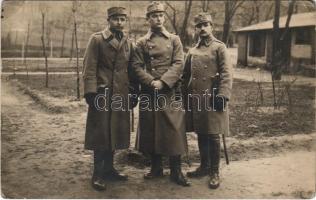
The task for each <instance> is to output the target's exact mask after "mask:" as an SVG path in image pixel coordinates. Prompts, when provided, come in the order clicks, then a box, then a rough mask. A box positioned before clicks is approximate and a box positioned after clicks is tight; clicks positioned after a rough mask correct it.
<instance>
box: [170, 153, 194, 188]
mask: <svg viewBox="0 0 316 200" xmlns="http://www.w3.org/2000/svg"><path fill="white" fill-rule="evenodd" d="M169 165H170V180H171V181H172V182H174V183H176V184H178V185H181V186H190V185H191V183H190V182H189V181H188V180H187V179H186V178H185V176H184V175H183V173H182V171H181V156H180V155H179V156H170V157H169Z"/></svg>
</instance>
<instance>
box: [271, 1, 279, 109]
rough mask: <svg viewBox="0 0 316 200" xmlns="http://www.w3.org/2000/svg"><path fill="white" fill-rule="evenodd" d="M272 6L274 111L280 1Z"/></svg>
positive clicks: (275, 104) (274, 103)
mask: <svg viewBox="0 0 316 200" xmlns="http://www.w3.org/2000/svg"><path fill="white" fill-rule="evenodd" d="M274 2H275V6H274V20H273V43H272V67H271V78H272V89H273V106H274V109H276V108H277V100H276V92H275V80H278V79H279V77H278V75H277V70H278V67H280V66H279V65H278V59H279V58H280V55H279V54H280V42H279V41H280V40H279V38H280V37H279V35H280V28H279V19H280V0H275V1H274Z"/></svg>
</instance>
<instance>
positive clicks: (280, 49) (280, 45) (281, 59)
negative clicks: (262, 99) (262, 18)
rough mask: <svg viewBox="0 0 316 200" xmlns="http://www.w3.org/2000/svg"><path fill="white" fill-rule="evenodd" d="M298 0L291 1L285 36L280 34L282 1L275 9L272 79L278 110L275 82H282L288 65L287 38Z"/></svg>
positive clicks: (278, 1)
mask: <svg viewBox="0 0 316 200" xmlns="http://www.w3.org/2000/svg"><path fill="white" fill-rule="evenodd" d="M295 2H296V0H290V1H289V7H288V14H287V19H286V23H285V28H284V30H283V34H282V35H281V32H280V25H279V20H280V3H281V2H280V0H275V8H274V20H273V44H272V63H271V65H272V66H271V77H272V89H273V104H274V108H275V109H276V108H277V99H276V91H275V81H276V80H281V75H282V72H283V70H284V68H285V67H286V65H287V64H288V63H287V62H288V60H287V51H288V48H287V43H288V42H289V41H288V40H286V39H285V38H288V34H289V25H290V21H291V17H292V14H293V11H294V6H295Z"/></svg>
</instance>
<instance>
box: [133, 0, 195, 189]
mask: <svg viewBox="0 0 316 200" xmlns="http://www.w3.org/2000/svg"><path fill="white" fill-rule="evenodd" d="M164 12H165V8H164V5H163V4H161V3H159V2H152V3H151V4H150V5H149V6H148V7H147V14H146V16H147V21H148V22H149V24H150V26H151V28H150V30H149V31H148V33H147V34H146V35H145V36H143V37H141V38H140V39H139V40H138V41H137V43H136V47H135V54H134V56H133V59H132V69H133V72H134V73H135V76H136V78H137V79H138V81H139V82H140V84H141V96H140V99H139V103H140V104H139V129H138V135H137V148H138V150H139V151H141V152H143V153H147V154H150V155H151V170H150V172H149V173H147V174H145V176H144V178H145V179H151V178H155V177H160V176H162V175H163V167H162V160H161V159H162V157H161V156H162V155H165V156H169V160H170V170H171V173H170V179H171V180H172V181H173V182H176V183H177V184H179V185H183V186H188V185H189V182H188V181H187V180H186V179H185V177H184V176H183V174H182V172H181V155H183V154H185V153H186V152H187V142H186V135H185V112H184V109H183V108H181V105H180V104H181V102H179V99H178V98H176V96H177V94H178V92H179V90H178V88H179V81H180V77H181V76H182V72H183V60H184V55H183V49H182V44H181V41H180V38H179V37H178V36H176V35H173V34H171V33H169V32H168V31H167V30H166V29H165V28H164V26H163V23H164V21H165V16H164V15H165V13H164ZM162 96H163V97H162ZM146 100H148V102H147V101H146ZM180 101H181V99H180ZM146 103H148V106H147V107H146V105H147V104H146ZM176 104H177V105H178V106H176ZM173 105H174V106H173Z"/></svg>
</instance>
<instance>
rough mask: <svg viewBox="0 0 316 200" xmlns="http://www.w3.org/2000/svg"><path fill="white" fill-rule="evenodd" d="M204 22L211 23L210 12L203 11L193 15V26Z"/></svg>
mask: <svg viewBox="0 0 316 200" xmlns="http://www.w3.org/2000/svg"><path fill="white" fill-rule="evenodd" d="M205 22H210V23H211V24H213V21H212V17H211V15H210V14H208V13H205V12H203V13H199V14H197V15H195V17H194V25H195V26H196V25H198V24H201V23H205Z"/></svg>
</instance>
